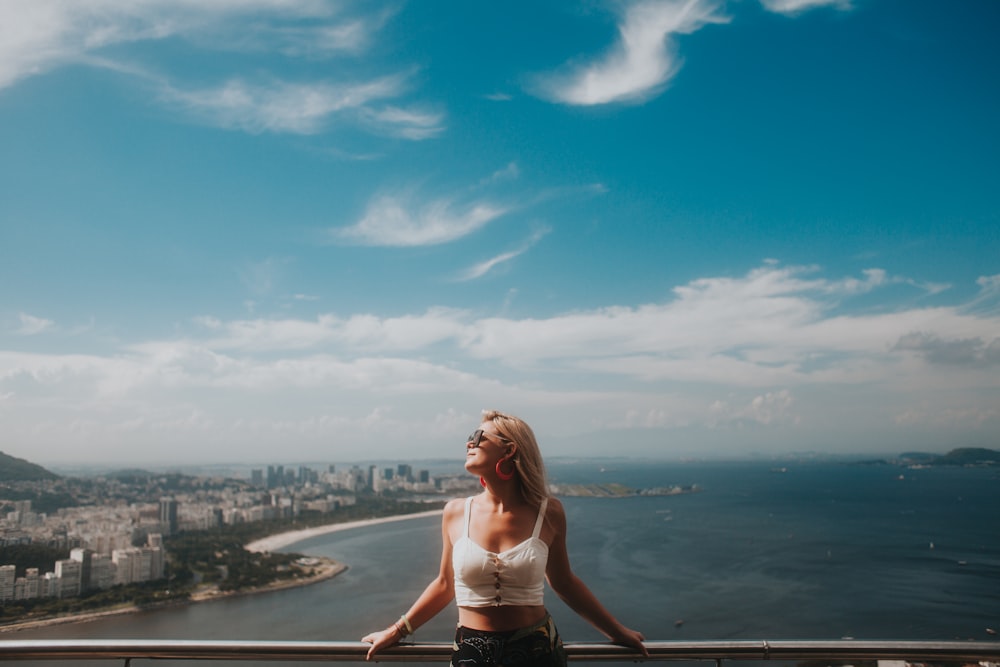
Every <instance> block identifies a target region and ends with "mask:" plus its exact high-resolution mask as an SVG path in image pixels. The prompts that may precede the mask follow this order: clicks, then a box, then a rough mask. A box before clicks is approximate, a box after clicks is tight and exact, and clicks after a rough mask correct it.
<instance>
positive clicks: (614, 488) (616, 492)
mask: <svg viewBox="0 0 1000 667" xmlns="http://www.w3.org/2000/svg"><path fill="white" fill-rule="evenodd" d="M549 491H551V492H552V494H553V495H556V496H564V497H575V498H634V497H636V496H679V495H683V494H685V493H697V492H698V491H701V488H700V487H699V486H698V485H697V484H690V485H687V486H658V487H654V488H651V489H633V488H631V487H628V486H625V485H624V484H549Z"/></svg>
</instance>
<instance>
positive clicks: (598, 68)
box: [534, 0, 852, 106]
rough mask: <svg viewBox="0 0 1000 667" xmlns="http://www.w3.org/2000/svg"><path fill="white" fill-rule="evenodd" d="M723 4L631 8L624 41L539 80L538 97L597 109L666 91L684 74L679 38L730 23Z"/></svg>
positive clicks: (806, 5) (791, 6) (818, 3)
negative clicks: (592, 57) (675, 79)
mask: <svg viewBox="0 0 1000 667" xmlns="http://www.w3.org/2000/svg"><path fill="white" fill-rule="evenodd" d="M760 3H761V5H762V6H763V7H764V8H765V9H766V10H767V11H770V12H775V13H780V14H785V15H788V16H797V15H799V14H801V13H803V12H806V11H808V10H810V9H815V8H817V7H827V6H830V7H836V8H838V9H841V10H848V9H851V8H852V4H851V2H850V0H760ZM721 7H722V2H721V1H720V0H638V1H636V2H631V3H629V4H627V5H626V6H625V9H624V10H623V12H622V15H621V18H620V20H619V22H618V39H617V40H616V41H615V43H614V45H613V46H611V48H610V49H609V50H608V52H607V53H605V54H604V55H603V56H601V57H600V58H596V59H594V60H592V61H590V62H586V63H583V64H580V63H569V64H567V65H566V66H565V67H564V68H563V69H562V71H559V72H556V73H552V74H547V75H544V76H541V77H538V78H537V79H536V85H535V86H534V90H535V92H536V93H537V94H538V95H539V96H540V97H543V98H545V99H549V100H552V101H554V102H558V103H561V104H569V105H576V106H594V105H599V104H612V103H623V102H624V103H627V102H641V101H643V100H646V99H648V98H650V97H653V96H655V95H657V94H659V93H660V92H662V91H663V89H664V88H666V87H667V86H668V85H669V84H670V81H671V80H672V79H673V78H674V76H676V74H677V72H678V71H680V68H681V64H682V59H681V58H680V56H679V55H678V52H677V46H676V43H675V41H676V40H675V39H674V38H675V36H676V35H684V34H690V33H694V32H696V31H698V30H700V29H701V28H703V27H705V26H706V25H710V24H720V23H728V22H729V21H730V18H729V17H728V16H726V15H724V14H723V13H722V11H721Z"/></svg>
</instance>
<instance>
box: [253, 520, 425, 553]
mask: <svg viewBox="0 0 1000 667" xmlns="http://www.w3.org/2000/svg"><path fill="white" fill-rule="evenodd" d="M442 511H443V510H430V511H427V512H415V513H413V514H397V515H394V516H384V517H380V518H378V519H362V520H360V521H347V522H344V523H331V524H327V525H325V526H316V527H315V528H304V529H302V530H291V531H288V532H287V533H278V534H276V535H269V536H268V537H264V538H261V539H259V540H255V541H253V542H250V543H249V544H247V545H245V546H244V548H245V549H246V550H247V551H256V552H267V551H277V550H278V549H282V548H284V547H287V546H289V545H290V544H295V543H296V542H301V541H302V540H308V539H309V538H312V537H318V536H319V535H326V534H328V533H337V532H340V531H342V530H350V529H352V528H364V527H365V526H374V525H377V524H380V523H392V522H394V521H405V520H407V519H419V518H422V517H426V516H441V512H442Z"/></svg>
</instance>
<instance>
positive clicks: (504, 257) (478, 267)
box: [458, 228, 550, 282]
mask: <svg viewBox="0 0 1000 667" xmlns="http://www.w3.org/2000/svg"><path fill="white" fill-rule="evenodd" d="M549 231H550V230H549V229H548V228H545V229H540V230H538V231H537V232H535V233H534V234H532V235H531V237H530V238H528V240H527V241H525V242H524V243H522V244H521V246H520V247H518V248H516V249H514V250H510V251H508V252H502V253H500V254H499V255H495V256H494V257H491V258H489V259H487V260H485V261H482V262H479V263H478V264H475V265H473V266H471V267H469V268H468V269H466V270H465V271H463V272H462V273H461V274H460V275H459V277H458V280H459V281H460V282H462V281H468V280H475V279H476V278H482V277H483V276H485V275H486V274H487V273H489V272H490V271H492V270H493V269H494V268H496V267H497V266H501V265H503V264H506V263H507V262H510V261H512V260H514V259H515V258H517V257H519V256H520V255H523V254H524V253H525V252H527V251H528V250H530V249H531V248H532V246H534V245H535V244H536V243H538V242H539V241H540V240H541V239H542V237H544V236H545V235H546V234H548V233H549Z"/></svg>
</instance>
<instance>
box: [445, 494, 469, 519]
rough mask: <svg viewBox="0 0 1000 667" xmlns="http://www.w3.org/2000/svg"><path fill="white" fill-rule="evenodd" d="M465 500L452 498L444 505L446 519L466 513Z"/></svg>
mask: <svg viewBox="0 0 1000 667" xmlns="http://www.w3.org/2000/svg"><path fill="white" fill-rule="evenodd" d="M465 501H466V499H465V498H452V499H451V500H449V501H448V502H447V503H445V505H444V515H445V517H448V516H454V515H455V514H464V513H465Z"/></svg>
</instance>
